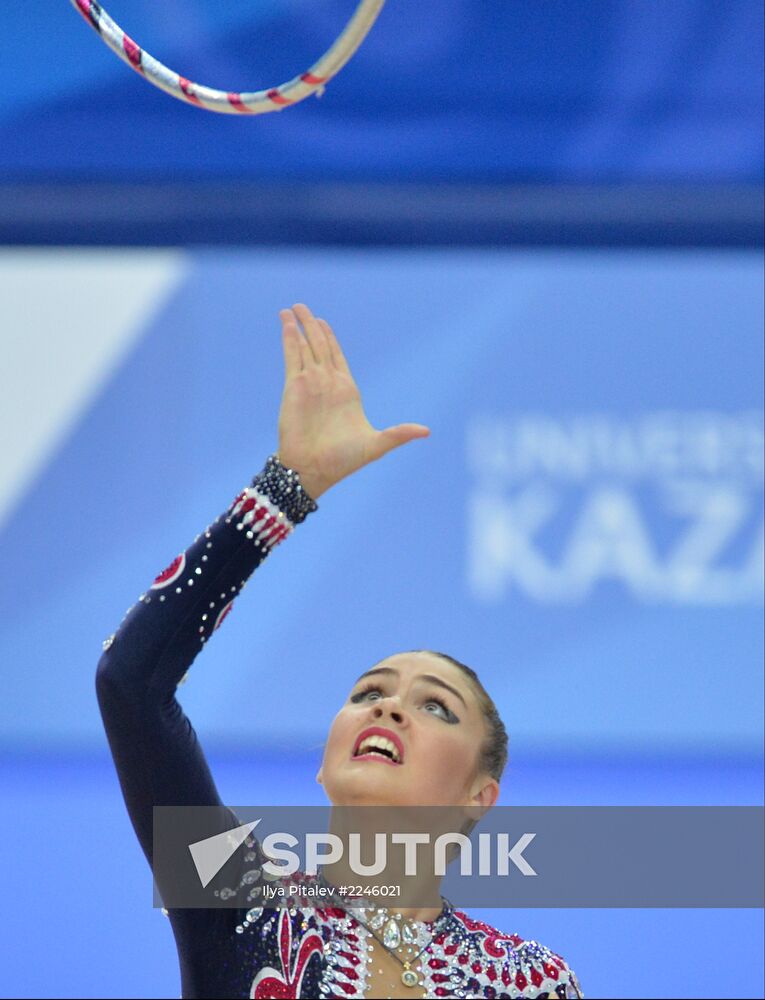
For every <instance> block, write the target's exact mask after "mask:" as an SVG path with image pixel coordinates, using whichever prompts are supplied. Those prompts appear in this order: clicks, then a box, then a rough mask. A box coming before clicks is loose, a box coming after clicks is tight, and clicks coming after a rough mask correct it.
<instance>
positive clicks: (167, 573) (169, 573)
mask: <svg viewBox="0 0 765 1000" xmlns="http://www.w3.org/2000/svg"><path fill="white" fill-rule="evenodd" d="M185 569H186V555H185V553H183V552H181V554H180V555H179V556H176V557H175V559H173V561H172V562H171V563H170V565H169V566H168V567H167V569H163V570H162V572H161V573H160V574H159V576H158V577H157V578H156V580H155V581H154V583H153V584H152V585H151V588H150V589H151V590H162V588H163V587H169V586H170V584H171V583H175V581H176V580H177V579H178V578H179V577H180V576H182V575H183V571H184V570H185Z"/></svg>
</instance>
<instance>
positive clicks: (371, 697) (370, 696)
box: [351, 684, 383, 704]
mask: <svg viewBox="0 0 765 1000" xmlns="http://www.w3.org/2000/svg"><path fill="white" fill-rule="evenodd" d="M382 697H383V693H382V691H381V690H380V688H379V687H375V686H374V685H373V684H372V685H370V686H369V687H365V688H363V689H362V690H361V691H357V692H356V694H353V695H351V701H352V702H353V703H354V704H356V703H358V702H360V701H379V700H380V698H382Z"/></svg>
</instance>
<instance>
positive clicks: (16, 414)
mask: <svg viewBox="0 0 765 1000" xmlns="http://www.w3.org/2000/svg"><path fill="white" fill-rule="evenodd" d="M185 272H186V258H185V255H184V254H183V252H179V251H175V250H171V251H168V250H90V249H88V250H82V249H66V250H61V249H56V250H35V249H29V250H25V249H14V250H10V249H8V250H1V251H0V302H2V309H3V323H2V329H0V454H1V455H2V456H3V460H2V462H1V463H0V525H2V522H3V520H4V518H5V517H6V515H7V514H8V513H9V511H10V509H11V508H12V507H13V506H14V504H15V503H16V502H17V501H18V500H19V498H20V497H21V496H23V494H24V491H25V490H26V488H27V487H28V485H29V483H30V482H31V480H32V479H33V478H34V476H35V475H36V474H37V473H38V472H39V470H40V468H41V466H42V465H43V464H44V463H45V462H46V461H47V460H48V459H49V457H50V456H51V454H52V453H53V452H54V450H55V449H56V447H57V446H58V445H59V444H60V443H61V442H62V441H63V440H64V439H65V438H66V436H67V434H68V433H69V432H70V430H71V428H72V425H73V424H74V423H75V421H76V420H77V418H78V417H79V416H80V415H81V414H82V413H83V412H84V411H85V410H86V409H87V407H88V405H89V404H90V402H91V401H92V399H93V397H94V396H95V395H96V393H97V392H98V390H99V389H100V387H101V386H102V385H103V384H104V382H105V381H106V380H107V379H108V378H109V376H110V375H111V374H112V372H113V371H114V370H115V369H116V368H117V367H118V366H119V364H120V362H121V361H122V360H123V358H124V357H125V355H126V354H127V353H128V351H129V350H130V348H131V347H132V346H133V345H134V344H135V342H136V341H137V340H138V339H139V338H140V336H141V335H142V333H143V332H144V330H145V329H146V325H147V323H148V322H149V321H150V319H151V317H152V316H153V315H154V314H155V313H156V311H157V309H158V308H159V307H160V306H161V305H162V303H163V302H165V301H167V298H168V296H169V295H170V294H171V293H172V292H173V291H174V290H175V289H176V288H177V287H178V284H179V283H180V281H181V280H182V278H183V277H184V275H185Z"/></svg>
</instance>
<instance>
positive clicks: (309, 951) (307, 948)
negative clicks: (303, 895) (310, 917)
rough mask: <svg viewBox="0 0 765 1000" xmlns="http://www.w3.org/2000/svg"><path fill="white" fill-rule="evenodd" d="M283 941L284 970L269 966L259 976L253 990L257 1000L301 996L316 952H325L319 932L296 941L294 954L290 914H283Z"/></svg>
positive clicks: (278, 930) (280, 923) (280, 922)
mask: <svg viewBox="0 0 765 1000" xmlns="http://www.w3.org/2000/svg"><path fill="white" fill-rule="evenodd" d="M276 934H277V937H278V941H279V963H280V965H281V969H274V968H272V967H271V966H266V967H265V968H264V969H261V970H260V972H259V973H258V974H257V976H255V978H254V980H253V981H252V986H251V987H250V997H251V998H253V1000H269V998H274V1000H287V998H289V1000H295V998H297V997H299V996H300V988H301V986H302V983H303V973H304V972H305V968H306V966H307V964H308V960H309V958H310V957H311V955H313V954H314V952H317V951H318V952H321V951H322V949H323V944H322V940H321V937H320V936H319V935H318V934H317V933H316V931H308V932H307V933H306V934H303V935H302V937H300V939H299V940H297V939H296V941H295V948H294V954H293V945H292V921H291V919H290V914H289V913H288V911H287V910H282V911H281V913H280V914H279V920H278V921H277V924H276Z"/></svg>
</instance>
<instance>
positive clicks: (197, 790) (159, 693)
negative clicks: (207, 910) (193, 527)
mask: <svg viewBox="0 0 765 1000" xmlns="http://www.w3.org/2000/svg"><path fill="white" fill-rule="evenodd" d="M288 471H289V470H284V469H283V467H279V466H278V463H274V462H273V459H272V458H270V459H269V460H268V462H267V464H266V467H265V469H264V471H263V472H262V473H259V474H258V476H256V477H255V479H254V480H253V482H252V486H250V487H248V488H247V489H245V490H244V491H243V492H242V493H240V494H239V496H237V497H236V499H235V500H234V502H233V503H232V505H231V506H230V507H229V508H228V510H227V511H226V512H225V513H224V514H222V515H221V516H220V517H219V518H218V519H217V520H216V521H215V522H214V523H212V524H210V525H209V526H208V527H207V528H206V529H205V531H203V532H202V534H200V535H199V536H198V537H197V538H196V540H195V541H194V542H193V544H192V545H191V546H190V547H189V548H188V549H187V550H186V551H185V552H183V553H181V554H180V555H178V556H177V557H176V558H175V559H174V560H173V561H172V563H171V564H170V565H169V566H168V568H167V569H166V570H164V572H162V573H160V574H159V576H158V577H157V578H156V579H155V580H154V582H153V584H152V585H151V587H150V588H149V589H148V590H147V591H146V593H145V594H141V596H140V598H139V599H138V601H137V602H136V604H135V605H134V606H133V607H132V608H131V609H130V611H129V612H128V613H127V615H126V616H125V618H124V620H123V621H122V623H121V624H120V626H119V628H118V629H117V631H116V633H115V634H114V635H113V636H110V637H109V638H108V639H107V640H105V642H104V644H103V645H104V653H103V655H102V657H101V659H100V661H99V664H98V670H97V675H96V691H97V695H98V702H99V707H100V710H101V715H102V718H103V721H104V726H105V728H106V734H107V737H108V740H109V746H110V748H111V752H112V756H113V758H114V763H115V766H116V769H117V774H118V776H119V781H120V785H121V787H122V793H123V795H124V799H125V803H126V805H127V809H128V813H129V815H130V819H131V821H132V824H133V827H134V829H135V832H136V835H137V837H138V840H139V842H140V844H141V847H142V848H143V851H144V854H145V855H146V857H147V859H148V860H149V863H150V864H151V861H152V819H153V807H154V806H155V805H157V806H158V805H162V806H185V805H200V806H210V805H221V802H220V798H219V795H218V791H217V789H216V787H215V782H214V780H213V778H212V775H211V774H210V771H209V768H208V766H207V762H206V760H205V756H204V753H203V752H202V748H201V746H200V743H199V740H198V739H197V735H196V733H195V731H194V728H193V726H192V725H191V722H190V721H189V719H188V718H187V716H186V715H185V713H184V711H183V709H182V708H181V706H180V704H179V702H178V700H177V698H176V690H177V687H178V684H179V683H180V682H181V681H182V679H183V677H184V675H185V674H186V671H187V670H188V669H189V667H190V666H191V664H192V663H193V662H194V660H195V659H196V657H197V656H198V655H199V653H200V652H201V651H202V650H203V649H204V646H205V644H206V643H207V642H208V641H209V640H210V639H211V637H212V635H213V633H214V632H215V630H216V628H218V626H219V625H220V624H221V623H222V621H223V619H224V618H225V617H226V615H227V614H228V613H229V611H230V609H231V606H232V604H233V602H234V600H235V599H236V597H237V596H238V595H239V594H240V593H241V591H242V589H243V588H244V586H245V584H246V582H247V579H248V577H249V576H250V575H251V573H252V572H253V570H255V569H256V568H257V567H258V566H259V565H260V563H261V562H262V561H263V560H264V559H265V558H266V556H267V555H268V553H269V552H270V551H271V549H272V548H273V547H274V546H275V545H278V544H279V543H280V542H281V541H282V540H283V539H285V538H286V537H287V536H288V535H289V534H290V532H291V531H292V530H293V528H294V526H295V525H296V524H297V523H299V522H300V521H301V520H303V519H304V518H305V516H306V512H307V511H306V501H307V502H308V503H309V504H311V506H310V507H309V510H313V509H316V505H315V504H313V503H312V502H311V501H310V498H308V497H307V495H306V494H305V493H302V494H297V493H295V492H294V491H297V490H300V487H299V483H298V480H297V477H295V478H294V479H293V475H294V474H292V473H291V472H290V474H289V475H287V472H288ZM296 484H298V485H296ZM300 501H302V504H301V502H300Z"/></svg>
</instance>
